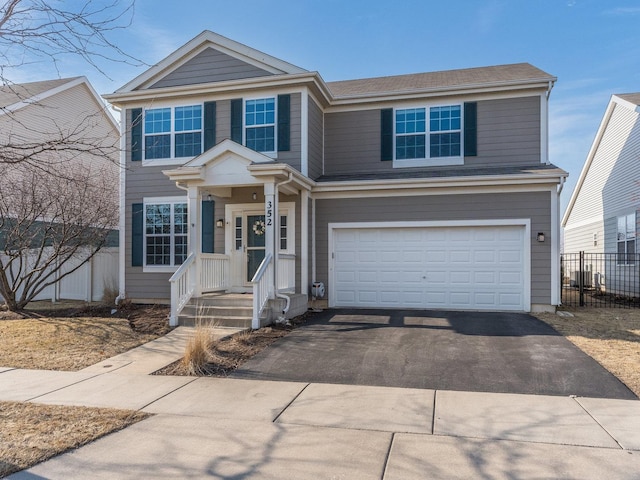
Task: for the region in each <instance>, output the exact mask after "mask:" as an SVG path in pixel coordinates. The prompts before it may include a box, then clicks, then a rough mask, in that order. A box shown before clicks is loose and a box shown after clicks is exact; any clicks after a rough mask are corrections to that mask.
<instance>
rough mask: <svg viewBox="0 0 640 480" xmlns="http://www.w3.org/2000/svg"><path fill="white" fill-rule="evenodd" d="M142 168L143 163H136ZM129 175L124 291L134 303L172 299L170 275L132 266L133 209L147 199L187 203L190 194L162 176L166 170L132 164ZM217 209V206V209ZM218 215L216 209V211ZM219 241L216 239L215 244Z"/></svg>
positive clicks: (126, 205) (127, 176)
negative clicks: (169, 198)
mask: <svg viewBox="0 0 640 480" xmlns="http://www.w3.org/2000/svg"><path fill="white" fill-rule="evenodd" d="M133 163H137V164H139V163H140V162H133ZM128 166H129V169H128V170H127V172H126V184H127V188H126V195H125V232H126V234H125V240H124V245H125V290H126V294H127V297H129V298H132V299H166V300H168V299H169V293H170V290H169V278H171V275H172V274H171V273H151V272H143V267H132V266H131V208H132V207H131V205H132V204H134V203H142V202H143V200H144V198H145V197H183V198H184V201H185V202H186V201H187V192H185V191H184V190H180V189H178V188H177V187H176V186H175V183H174V182H171V181H169V179H168V178H167V177H166V176H165V175H164V174H163V173H162V170H163V169H166V168H167V167H166V166H165V167H153V166H146V167H142V166H141V165H135V166H132V163H131V162H130V163H129V165H128ZM216 207H217V205H216ZM216 215H217V208H216ZM215 241H217V239H216V240H215Z"/></svg>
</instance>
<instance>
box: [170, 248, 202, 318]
mask: <svg viewBox="0 0 640 480" xmlns="http://www.w3.org/2000/svg"><path fill="white" fill-rule="evenodd" d="M195 267H196V255H195V253H190V254H189V256H188V257H187V259H186V260H185V261H184V263H183V264H182V265H180V267H178V269H177V270H176V272H175V273H174V274H173V275H171V278H170V279H169V282H170V283H171V316H170V317H169V325H171V326H172V327H174V326H176V325H177V324H178V314H179V313H180V312H181V311H182V309H183V308H184V306H185V305H186V304H187V302H188V301H189V300H190V299H191V297H192V296H193V292H194V291H195V288H196V268H195Z"/></svg>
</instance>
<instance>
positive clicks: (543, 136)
mask: <svg viewBox="0 0 640 480" xmlns="http://www.w3.org/2000/svg"><path fill="white" fill-rule="evenodd" d="M540 162H541V163H544V164H547V165H549V164H550V163H551V162H550V161H549V100H548V99H547V96H546V95H544V94H542V95H540Z"/></svg>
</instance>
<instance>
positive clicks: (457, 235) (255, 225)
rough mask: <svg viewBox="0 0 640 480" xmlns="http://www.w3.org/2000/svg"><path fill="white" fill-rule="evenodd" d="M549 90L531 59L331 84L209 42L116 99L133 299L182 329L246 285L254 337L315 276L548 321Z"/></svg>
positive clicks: (437, 303) (336, 285)
mask: <svg viewBox="0 0 640 480" xmlns="http://www.w3.org/2000/svg"><path fill="white" fill-rule="evenodd" d="M554 81H555V77H553V76H551V75H549V74H547V73H545V72H543V71H541V70H539V69H538V68H535V67H533V66H531V65H529V64H526V63H523V64H515V65H502V66H493V67H484V68H471V69H464V70H455V71H445V72H434V73H419V74H413V75H400V76H390V77H383V78H367V79H357V80H348V81H339V82H325V81H324V80H323V79H322V77H321V76H320V74H318V73H317V72H312V71H307V70H304V69H302V68H299V67H296V66H294V65H291V64H289V63H287V62H284V61H282V60H279V59H277V58H274V57H271V56H269V55H267V54H265V53H262V52H260V51H258V50H255V49H253V48H250V47H247V46H245V45H242V44H239V43H237V42H235V41H232V40H229V39H227V38H224V37H222V36H220V35H217V34H215V33H212V32H209V31H205V32H203V33H201V34H200V35H198V36H197V37H196V38H194V39H193V40H191V41H190V42H188V43H187V44H186V45H184V46H183V47H181V48H179V49H178V50H177V51H176V52H174V53H173V54H171V55H169V56H168V57H167V58H165V59H164V60H162V61H161V62H159V63H158V64H157V65H155V66H154V67H152V68H150V69H149V70H147V71H146V72H144V73H143V74H141V75H140V76H138V77H136V78H135V79H133V80H132V81H131V82H129V83H127V84H126V85H124V86H123V87H122V88H120V89H118V90H117V91H116V92H115V93H113V94H110V95H105V98H106V99H108V100H109V101H110V102H112V103H113V104H114V105H116V106H117V107H119V108H121V109H122V133H123V136H124V143H123V146H124V149H123V150H124V154H123V156H122V163H123V167H125V168H123V169H122V199H121V208H122V220H121V245H124V247H125V248H124V249H123V253H122V255H121V267H122V268H121V272H122V274H121V280H120V289H121V295H126V297H128V298H130V299H132V300H134V301H140V302H142V301H146V302H148V301H153V302H157V301H167V300H169V299H170V298H171V301H172V321H173V322H174V323H175V322H177V321H178V313H179V311H180V310H181V309H182V307H183V305H184V304H185V303H187V302H188V301H192V302H193V299H194V298H201V297H202V296H203V295H204V294H205V293H206V292H212V291H224V292H253V297H252V298H253V307H252V308H253V315H252V317H253V326H254V327H257V326H258V325H259V324H260V323H264V321H266V320H265V319H269V318H273V317H274V316H282V315H284V316H292V315H294V314H297V313H300V312H301V311H306V309H307V306H308V303H307V302H308V300H309V299H310V298H309V297H310V295H311V294H312V293H313V294H316V295H318V294H320V293H321V292H319V290H320V289H319V288H315V289H312V285H313V284H316V283H318V282H321V283H322V284H323V285H324V286H325V296H324V298H325V300H326V301H327V302H328V306H329V307H390V308H422V309H424V308H434V309H471V310H510V311H531V310H541V309H553V308H554V306H555V305H557V304H558V302H559V276H560V275H559V271H560V269H559V246H560V243H559V240H560V229H559V190H560V188H561V185H562V183H563V181H564V178H565V177H566V175H567V174H566V172H564V171H563V170H561V169H559V168H557V167H555V166H553V165H551V164H550V163H549V158H548V133H547V132H548V121H547V118H548V110H547V109H548V107H547V105H548V97H549V93H550V91H551V88H552V86H553V84H554ZM220 297H222V296H220ZM249 298H251V297H249ZM189 299H191V300H189ZM261 319H262V320H261Z"/></svg>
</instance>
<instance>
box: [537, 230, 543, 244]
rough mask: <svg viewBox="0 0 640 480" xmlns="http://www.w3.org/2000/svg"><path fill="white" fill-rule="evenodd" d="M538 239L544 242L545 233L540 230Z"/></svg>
mask: <svg viewBox="0 0 640 480" xmlns="http://www.w3.org/2000/svg"><path fill="white" fill-rule="evenodd" d="M537 238H538V241H539V242H544V233H542V232H538V237H537Z"/></svg>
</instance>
